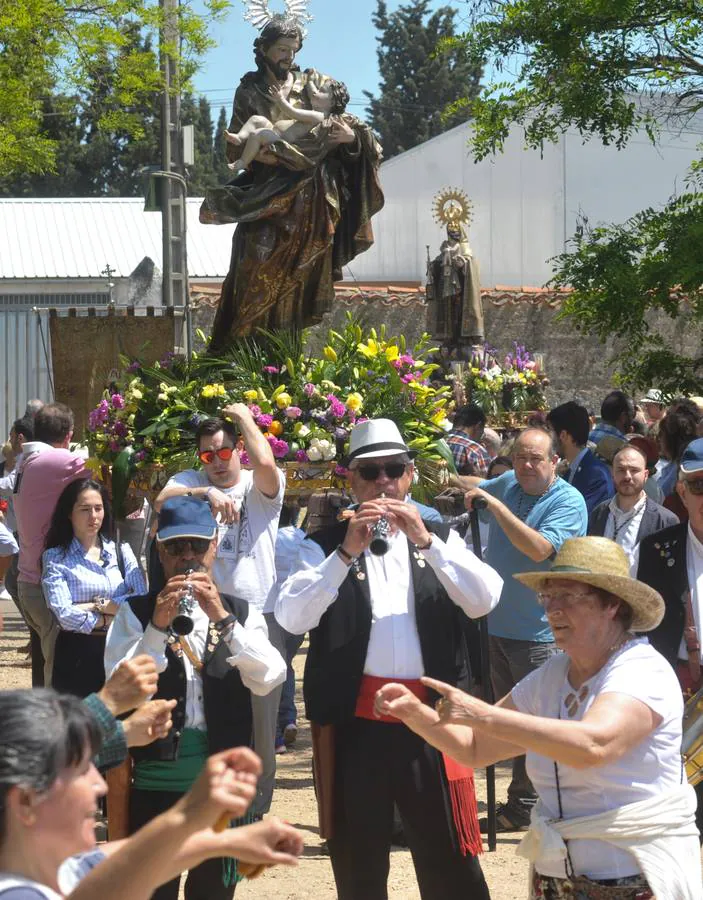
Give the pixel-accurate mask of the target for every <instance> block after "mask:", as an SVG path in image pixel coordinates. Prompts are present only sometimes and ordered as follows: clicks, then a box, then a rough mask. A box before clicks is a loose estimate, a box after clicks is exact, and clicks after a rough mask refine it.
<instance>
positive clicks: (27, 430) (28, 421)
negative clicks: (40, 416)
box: [12, 415, 34, 441]
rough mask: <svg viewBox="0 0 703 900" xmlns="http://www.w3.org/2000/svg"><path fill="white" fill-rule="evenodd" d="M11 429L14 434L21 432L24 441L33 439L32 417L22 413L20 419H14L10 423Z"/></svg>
mask: <svg viewBox="0 0 703 900" xmlns="http://www.w3.org/2000/svg"><path fill="white" fill-rule="evenodd" d="M12 430H13V431H14V432H15V434H17V435H19V434H21V435H22V437H23V438H24V439H25V441H33V440H34V419H33V418H32V417H31V416H28V415H24V416H22V418H21V419H15V421H14V422H13V423H12Z"/></svg>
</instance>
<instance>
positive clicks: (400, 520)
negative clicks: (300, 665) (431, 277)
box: [275, 419, 502, 900]
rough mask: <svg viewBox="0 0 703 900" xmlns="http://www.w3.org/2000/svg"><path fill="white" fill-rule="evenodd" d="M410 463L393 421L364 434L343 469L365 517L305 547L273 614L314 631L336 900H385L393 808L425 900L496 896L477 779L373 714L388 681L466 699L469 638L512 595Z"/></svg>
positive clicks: (365, 427)
mask: <svg viewBox="0 0 703 900" xmlns="http://www.w3.org/2000/svg"><path fill="white" fill-rule="evenodd" d="M411 456H412V453H411V451H410V450H409V449H408V446H407V444H406V443H405V441H404V440H403V437H402V436H401V434H400V432H399V430H398V427H397V426H396V424H395V423H394V422H392V421H391V420H389V419H375V420H369V421H367V422H364V423H362V424H360V425H357V427H356V428H355V429H354V430H353V431H352V433H351V440H350V445H349V454H348V456H347V459H346V464H347V466H348V468H349V471H350V475H349V479H350V482H351V487H352V490H353V492H354V494H355V495H356V498H357V500H358V501H359V507H358V509H357V510H356V512H355V513H354V515H353V516H352V517H351V518H350V519H348V520H347V521H346V522H343V523H340V524H338V525H334V526H332V527H329V528H326V529H323V530H321V531H319V532H317V533H315V534H311V535H308V537H307V538H306V540H305V541H303V543H302V546H301V551H300V568H299V569H298V571H297V572H296V573H294V574H293V575H291V576H290V577H289V578H288V579H287V580H286V582H285V583H284V585H283V587H282V589H281V592H280V594H279V596H278V599H277V602H276V610H275V614H276V618H277V619H278V621H279V622H280V624H281V625H282V626H283V627H284V628H285V629H286V630H288V631H291V632H293V633H296V634H301V633H303V632H305V631H309V632H310V647H309V650H308V658H307V663H306V667H305V680H304V687H303V692H304V696H305V705H306V712H307V716H308V718H309V719H310V720H311V722H312V723H313V749H314V759H313V765H314V768H315V785H316V790H317V798H318V808H319V812H320V826H321V828H320V831H321V835H322V836H323V837H325V838H327V840H328V844H329V849H330V856H331V859H332V867H333V869H334V876H335V881H336V884H337V892H338V897H339V900H385V898H386V897H387V896H388V894H387V885H386V882H387V878H388V860H389V851H390V844H391V832H392V827H393V807H394V804H395V805H397V807H398V810H399V812H400V817H401V820H402V822H403V826H404V832H405V836H406V839H407V842H408V845H409V846H410V849H411V851H412V854H413V862H414V865H415V871H416V874H417V879H418V884H419V887H420V894H421V896H422V897H423V900H436V898H438V897H442V898H445V900H454V898H456V900H466V898H467V897H470V898H472V900H478V898H487V897H488V888H487V887H486V883H485V880H484V878H483V873H482V872H481V868H480V866H479V863H478V860H477V859H476V854H477V853H479V852H480V850H481V837H480V833H479V830H478V820H477V817H476V807H475V796H473V795H472V789H473V773H472V772H471V771H470V770H467V769H464V768H463V767H458V768H457V767H456V766H455V765H454V764H452V763H451V762H449V763H447V762H446V760H445V759H444V758H443V756H442V754H440V753H438V752H437V751H436V750H434V749H433V748H431V747H430V746H429V745H428V744H427V743H426V742H425V741H424V740H422V739H419V738H418V737H417V736H415V735H413V734H411V733H410V732H409V731H407V730H406V729H404V728H399V727H398V725H397V724H394V723H393V722H391V721H388V720H384V719H380V718H379V717H377V716H376V715H375V714H374V711H373V698H374V695H375V693H376V691H377V690H378V689H379V688H380V687H381V686H382V685H383V684H385V683H387V682H389V681H393V682H398V681H401V682H402V683H404V684H406V685H408V687H409V688H410V689H411V690H415V691H417V692H418V694H419V695H421V696H427V692H426V691H425V689H424V688H423V686H422V685H421V683H420V681H419V679H420V678H421V677H422V676H423V675H432V673H439V672H442V673H443V674H442V675H433V677H440V678H443V679H444V680H446V681H448V682H449V683H451V684H462V685H464V686H467V685H468V679H469V670H468V664H467V652H466V642H465V640H464V631H463V625H464V624H465V623H466V617H467V616H469V617H471V618H475V617H478V616H482V615H485V614H486V613H488V612H489V611H490V610H491V609H492V608H493V607H494V606H495V605H496V603H497V602H498V598H499V596H500V591H501V588H502V580H501V578H500V576H499V575H498V574H497V573H496V572H495V571H494V570H493V569H492V568H490V567H489V566H487V565H486V564H485V563H482V562H480V561H479V560H478V559H477V558H476V557H475V556H474V554H473V553H471V551H470V550H468V549H467V547H466V546H465V544H464V542H463V541H462V540H461V538H460V537H459V536H458V535H457V534H455V533H454V532H450V530H449V528H448V526H446V525H443V524H437V523H431V522H427V521H426V520H423V519H422V517H421V514H420V511H419V510H418V509H417V507H416V506H415V505H414V504H412V503H411V502H409V500H408V490H409V488H410V485H411V483H412V479H413V472H414V467H413V463H412V461H411ZM379 545H381V546H379ZM379 551H381V552H380V554H379Z"/></svg>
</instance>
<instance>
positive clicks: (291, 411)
mask: <svg viewBox="0 0 703 900" xmlns="http://www.w3.org/2000/svg"><path fill="white" fill-rule="evenodd" d="M283 411H284V413H285V414H286V415H287V416H288V418H289V419H297V418H299V417H300V416H301V415H302V413H303V411H302V409H301V408H300V407H299V406H287V407H286V408H285V409H284V410H283Z"/></svg>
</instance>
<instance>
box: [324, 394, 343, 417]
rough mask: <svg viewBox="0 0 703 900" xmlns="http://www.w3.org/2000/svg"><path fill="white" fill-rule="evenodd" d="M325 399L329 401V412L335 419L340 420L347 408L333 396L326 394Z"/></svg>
mask: <svg viewBox="0 0 703 900" xmlns="http://www.w3.org/2000/svg"><path fill="white" fill-rule="evenodd" d="M327 399H328V400H329V404H330V408H329V412H330V413H331V414H332V415H333V416H334V417H335V418H336V419H341V418H342V416H343V415H344V414H345V413H346V411H347V407H346V406H345V404H344V403H342V401H341V400H338V399H337V397H335V396H334V394H328V395H327Z"/></svg>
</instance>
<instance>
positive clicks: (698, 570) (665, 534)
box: [633, 438, 703, 831]
mask: <svg viewBox="0 0 703 900" xmlns="http://www.w3.org/2000/svg"><path fill="white" fill-rule="evenodd" d="M676 491H677V493H678V495H679V497H680V498H681V502H682V503H683V505H684V506H685V507H686V512H687V513H688V523H685V522H681V523H679V524H678V525H671V526H670V527H669V528H664V529H663V530H662V531H657V532H655V533H654V534H651V535H649V536H648V537H646V538H645V539H644V540H643V541H641V542H640V545H639V552H637V551H635V554H636V555H635V557H634V560H633V571H636V572H637V578H638V579H639V580H640V581H644V582H645V583H646V584H648V585H650V587H653V588H654V589H655V590H657V591H659V593H660V594H661V595H662V597H663V598H664V602H665V604H666V612H665V613H664V619H663V620H662V623H661V625H660V626H659V627H658V628H656V629H655V630H654V631H651V632H650V633H649V635H648V637H649V641H650V643H651V644H653V645H654V646H655V647H656V649H657V650H659V652H660V653H662V654H663V655H664V656H665V657H666V658H667V659H668V660H669V662H670V663H671V664H672V666H674V668H675V669H676V673H677V675H678V676H679V681H680V682H681V687H682V690H683V692H684V696H690V695H691V694H692V693H695V692H696V691H697V690H699V688H700V687H701V686H703V655H702V654H701V645H702V644H703V639H702V638H703V438H698V439H697V440H695V441H691V443H690V444H689V445H688V447H686V449H685V450H684V452H683V455H682V457H681V462H680V464H679V476H678V481H677V483H676ZM696 793H697V794H698V814H697V817H696V824H697V825H698V829H699V830H701V831H703V783H701V784H699V785H698V786H697V787H696Z"/></svg>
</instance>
